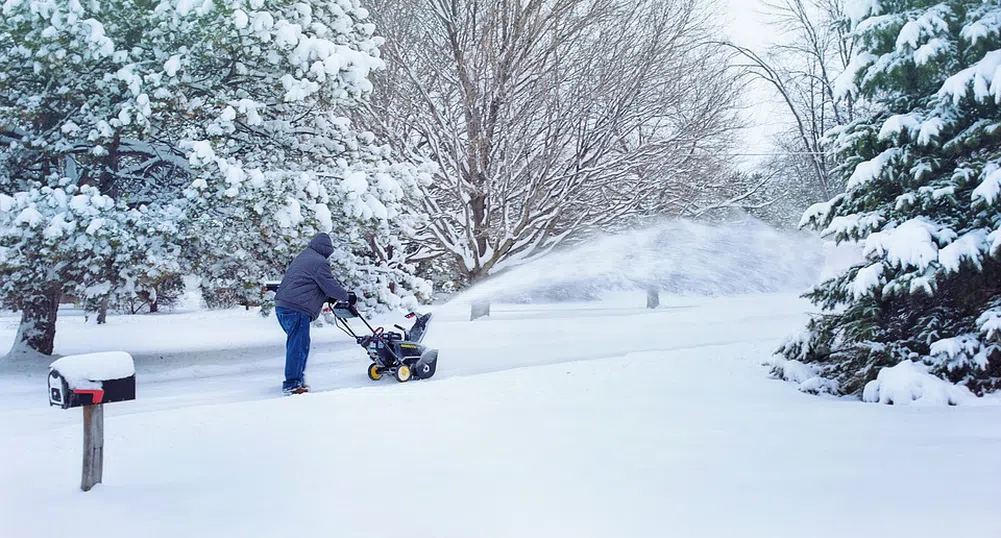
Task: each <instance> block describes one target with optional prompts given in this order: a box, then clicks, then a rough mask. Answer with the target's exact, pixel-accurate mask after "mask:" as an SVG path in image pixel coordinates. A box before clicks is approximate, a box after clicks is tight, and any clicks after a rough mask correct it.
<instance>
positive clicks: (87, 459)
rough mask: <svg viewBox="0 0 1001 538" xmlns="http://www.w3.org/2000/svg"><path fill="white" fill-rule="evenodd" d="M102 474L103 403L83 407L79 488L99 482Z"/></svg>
mask: <svg viewBox="0 0 1001 538" xmlns="http://www.w3.org/2000/svg"><path fill="white" fill-rule="evenodd" d="M103 475H104V404H98V405H88V406H85V407H84V408H83V478H82V480H81V481H80V489H82V490H84V491H90V488H92V487H94V486H95V485H96V484H100V483H101V479H102V478H103Z"/></svg>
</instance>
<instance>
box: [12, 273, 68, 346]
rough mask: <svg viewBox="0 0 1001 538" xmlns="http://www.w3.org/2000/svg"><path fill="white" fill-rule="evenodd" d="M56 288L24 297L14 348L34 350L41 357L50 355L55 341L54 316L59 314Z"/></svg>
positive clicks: (58, 295)
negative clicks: (41, 355)
mask: <svg viewBox="0 0 1001 538" xmlns="http://www.w3.org/2000/svg"><path fill="white" fill-rule="evenodd" d="M61 295H62V292H61V290H60V289H59V287H58V286H52V287H50V288H49V289H48V290H46V291H45V292H44V293H42V294H40V295H37V296H34V297H26V298H25V300H24V304H23V307H24V310H23V311H22V312H21V325H20V327H18V330H17V338H15V339H14V347H15V348H17V347H23V348H27V349H32V350H35V351H37V352H39V353H41V354H43V355H52V349H53V347H54V345H55V340H56V316H58V314H59V297H60V296H61Z"/></svg>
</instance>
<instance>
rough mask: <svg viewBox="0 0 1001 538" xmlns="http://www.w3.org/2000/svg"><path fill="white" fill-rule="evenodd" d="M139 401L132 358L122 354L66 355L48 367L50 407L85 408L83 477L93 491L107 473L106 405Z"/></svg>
mask: <svg viewBox="0 0 1001 538" xmlns="http://www.w3.org/2000/svg"><path fill="white" fill-rule="evenodd" d="M135 399H136V371H135V363H134V362H133V360H132V356H131V355H129V354H128V353H125V352H122V351H115V352H108V353H90V354H86V355H67V356H65V357H63V358H61V359H59V360H57V361H55V362H53V363H52V364H51V365H49V405H52V406H56V407H59V408H62V409H70V408H73V407H82V408H83V476H82V478H81V481H80V489H82V490H84V491H90V489H91V488H93V487H94V486H95V485H97V484H100V483H101V480H102V479H103V474H104V404H107V403H112V402H124V401H129V400H135Z"/></svg>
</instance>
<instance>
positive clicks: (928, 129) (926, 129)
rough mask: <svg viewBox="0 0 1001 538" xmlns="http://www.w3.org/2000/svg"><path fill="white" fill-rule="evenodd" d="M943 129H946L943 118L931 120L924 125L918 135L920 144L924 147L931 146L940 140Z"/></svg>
mask: <svg viewBox="0 0 1001 538" xmlns="http://www.w3.org/2000/svg"><path fill="white" fill-rule="evenodd" d="M943 127H945V121H943V120H942V118H931V119H929V120H928V121H926V122H924V123H922V124H921V131H920V132H919V133H918V144H921V145H922V146H927V145H930V144H931V143H932V142H934V140H935V139H936V138H938V136H939V134H940V133H941V132H942V128H943Z"/></svg>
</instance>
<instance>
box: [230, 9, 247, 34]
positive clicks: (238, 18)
mask: <svg viewBox="0 0 1001 538" xmlns="http://www.w3.org/2000/svg"><path fill="white" fill-rule="evenodd" d="M249 23H250V18H249V17H248V16H247V12H246V11H244V10H242V9H237V10H234V11H233V26H236V27H237V28H238V29H240V30H242V29H244V28H246V27H247V25H248V24H249Z"/></svg>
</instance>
